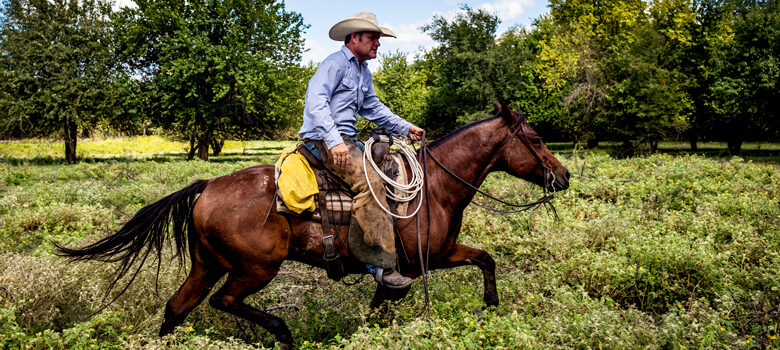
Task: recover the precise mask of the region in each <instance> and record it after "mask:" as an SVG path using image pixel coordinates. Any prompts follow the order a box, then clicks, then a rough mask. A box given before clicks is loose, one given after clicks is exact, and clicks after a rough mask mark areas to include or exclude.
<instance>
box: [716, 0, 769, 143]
mask: <svg viewBox="0 0 780 350" xmlns="http://www.w3.org/2000/svg"><path fill="white" fill-rule="evenodd" d="M724 6H726V8H727V9H730V10H731V11H733V13H731V16H729V17H727V18H726V20H728V22H727V23H728V24H729V25H730V27H731V28H730V29H731V32H730V33H727V34H731V35H730V36H728V37H727V40H728V43H729V44H728V45H723V46H719V47H718V48H719V49H720V51H719V52H715V53H714V54H713V55H712V59H711V63H713V64H715V68H714V69H713V71H714V72H713V77H712V78H711V79H712V83H711V84H710V85H708V87H709V93H708V97H709V98H708V99H707V100H706V102H704V103H705V104H706V105H707V107H709V108H710V109H711V110H712V114H713V115H714V116H715V118H713V119H714V120H712V119H711V121H714V122H715V123H714V124H716V125H718V132H719V134H720V135H719V136H721V137H722V138H725V139H728V141H729V148H730V149H731V150H732V152H733V153H738V152H739V150H740V147H741V144H742V142H743V141H744V140H745V139H746V138H748V137H749V135H761V136H763V137H777V136H778V133H777V131H778V130H780V124H778V118H777V116H778V115H777V111H778V110H780V106H779V105H778V99H780V92H778V91H779V90H780V89H778V86H777V82H778V81H780V61H779V60H778V57H780V5H778V2H777V1H733V2H731V1H730V2H726V4H725V5H724ZM754 137H755V136H754Z"/></svg>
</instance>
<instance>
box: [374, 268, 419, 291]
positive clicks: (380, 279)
mask: <svg viewBox="0 0 780 350" xmlns="http://www.w3.org/2000/svg"><path fill="white" fill-rule="evenodd" d="M374 280H376V282H377V283H379V284H380V285H382V286H384V287H387V288H390V289H404V288H407V287H409V286H410V285H411V284H412V281H413V280H412V279H411V278H409V277H406V276H404V275H402V274H400V273H398V271H396V270H395V268H392V269H383V268H381V267H379V268H377V269H376V274H375V275H374Z"/></svg>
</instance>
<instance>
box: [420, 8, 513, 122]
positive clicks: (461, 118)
mask: <svg viewBox="0 0 780 350" xmlns="http://www.w3.org/2000/svg"><path fill="white" fill-rule="evenodd" d="M461 9H462V10H463V11H462V12H460V13H458V14H457V15H456V17H455V18H454V19H453V20H452V21H449V20H447V19H446V18H445V17H443V16H441V15H434V16H433V20H432V22H431V23H430V24H428V25H426V26H423V27H422V28H421V29H422V30H423V31H424V32H426V33H428V35H430V36H431V38H432V39H433V40H435V41H436V42H438V43H439V46H437V47H435V48H433V49H431V51H430V52H428V53H427V54H426V64H427V65H429V66H430V68H427V69H428V70H430V72H431V73H432V74H431V77H430V79H431V81H432V82H431V85H432V86H433V89H432V91H431V93H430V95H429V96H430V97H429V99H428V103H427V111H426V117H425V124H424V126H425V128H427V129H430V130H429V131H431V132H433V133H434V134H442V133H444V132H446V131H449V130H451V129H452V128H453V127H455V126H456V125H459V124H463V123H465V122H468V121H473V120H476V119H482V118H483V117H484V113H485V111H486V110H489V109H492V108H494V105H493V104H494V103H495V102H496V100H497V97H498V95H497V93H498V91H497V86H496V85H495V84H496V83H497V82H498V81H499V77H498V76H497V75H496V66H497V62H496V58H495V57H494V56H493V53H492V52H491V50H492V49H493V48H494V47H495V46H496V43H495V38H494V36H495V33H496V28H497V26H498V23H499V20H498V17H497V16H496V15H494V14H490V13H488V12H486V11H485V10H482V9H476V10H475V9H472V8H470V7H468V6H467V5H463V7H462V8H461Z"/></svg>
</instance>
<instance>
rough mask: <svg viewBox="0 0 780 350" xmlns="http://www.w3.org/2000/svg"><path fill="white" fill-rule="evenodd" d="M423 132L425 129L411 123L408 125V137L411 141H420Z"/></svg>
mask: <svg viewBox="0 0 780 350" xmlns="http://www.w3.org/2000/svg"><path fill="white" fill-rule="evenodd" d="M424 132H425V130H423V129H421V128H418V127H416V126H414V125H412V126H410V127H409V139H410V140H412V141H420V139H422V136H423V133H424Z"/></svg>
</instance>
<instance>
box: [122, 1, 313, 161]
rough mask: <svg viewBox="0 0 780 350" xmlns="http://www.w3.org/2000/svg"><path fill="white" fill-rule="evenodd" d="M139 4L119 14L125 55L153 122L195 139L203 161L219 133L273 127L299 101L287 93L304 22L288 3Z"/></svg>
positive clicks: (184, 2)
mask: <svg viewBox="0 0 780 350" xmlns="http://www.w3.org/2000/svg"><path fill="white" fill-rule="evenodd" d="M136 4H137V5H138V7H137V8H132V9H130V8H125V9H123V10H122V12H121V14H120V15H119V16H118V17H117V23H118V27H119V28H120V29H119V31H120V32H121V33H122V35H123V38H122V40H121V41H120V42H121V45H122V46H121V48H122V53H123V57H124V60H125V61H126V62H127V63H128V67H130V69H132V72H133V74H135V75H137V76H139V77H140V78H141V79H142V80H143V83H144V86H145V87H144V91H145V93H146V94H147V96H148V98H147V99H146V100H148V101H149V102H150V103H151V107H150V109H151V110H153V111H154V112H155V113H154V115H155V117H154V121H155V122H156V123H157V124H158V125H161V126H163V127H164V128H166V129H169V130H175V132H176V133H177V134H180V135H182V137H183V138H185V139H189V140H191V142H192V143H193V144H195V143H196V144H197V152H198V157H199V158H201V159H203V160H208V150H209V147H210V145H211V144H212V140H213V139H214V138H215V136H216V135H236V134H239V133H242V132H244V131H245V130H247V129H250V130H251V129H256V128H258V127H261V126H264V125H268V124H269V123H271V122H273V121H276V120H280V119H281V118H283V116H281V115H280V114H279V112H280V111H283V110H289V108H287V107H284V106H280V104H284V103H292V104H293V105H295V104H296V103H297V104H300V103H298V101H297V100H295V99H291V96H289V95H286V94H285V93H284V92H283V91H288V90H289V88H290V83H291V82H292V81H294V79H292V78H291V77H290V75H289V73H290V72H291V70H294V68H293V67H294V66H295V65H296V64H297V63H298V62H299V61H300V56H301V52H302V50H303V38H302V37H301V35H302V32H303V30H304V29H305V28H306V26H305V25H304V24H303V19H302V17H301V16H300V15H299V14H297V13H294V12H287V11H285V9H284V2H281V1H268V0H252V1H238V0H195V1H152V0H138V1H136ZM286 108H287V109H286ZM217 144H218V143H217ZM191 154H192V153H191Z"/></svg>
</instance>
